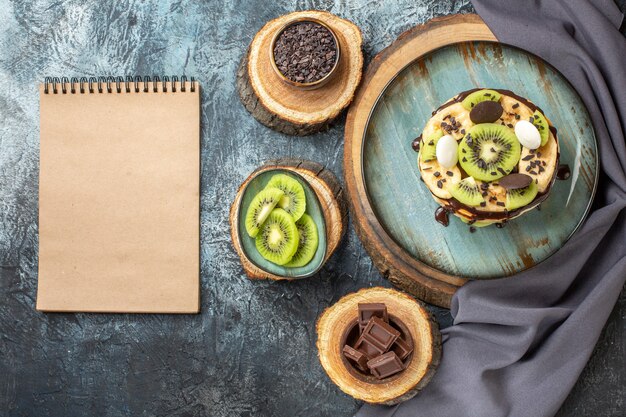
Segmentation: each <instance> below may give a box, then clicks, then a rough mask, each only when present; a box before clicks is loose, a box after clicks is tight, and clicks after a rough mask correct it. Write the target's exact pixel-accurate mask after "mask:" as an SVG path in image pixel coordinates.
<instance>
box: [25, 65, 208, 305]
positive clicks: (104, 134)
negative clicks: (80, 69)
mask: <svg viewBox="0 0 626 417" xmlns="http://www.w3.org/2000/svg"><path fill="white" fill-rule="evenodd" d="M199 88H200V87H199V86H198V83H197V82H195V81H193V79H190V80H187V79H186V78H185V77H181V78H180V79H178V78H177V77H172V78H168V77H163V78H162V79H159V78H157V77H154V78H152V79H150V78H148V77H144V78H128V77H127V78H120V77H117V78H110V77H109V78H99V79H95V78H91V79H85V78H82V79H76V78H73V79H66V78H62V79H56V78H54V79H46V81H45V82H44V83H43V84H41V85H40V104H41V133H40V150H41V154H40V176H39V278H38V289H37V309H38V310H41V311H59V312H75V311H85V312H133V313H197V312H198V310H199V188H200V185H199V182H200V149H199V144H200V98H199V97H200V95H199Z"/></svg>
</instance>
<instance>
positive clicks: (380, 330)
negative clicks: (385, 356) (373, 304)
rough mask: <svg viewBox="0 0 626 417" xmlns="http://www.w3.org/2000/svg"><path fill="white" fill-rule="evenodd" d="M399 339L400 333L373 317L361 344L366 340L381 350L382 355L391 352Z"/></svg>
mask: <svg viewBox="0 0 626 417" xmlns="http://www.w3.org/2000/svg"><path fill="white" fill-rule="evenodd" d="M398 337H400V332H399V331H397V330H396V329H394V328H393V327H391V326H390V325H389V324H387V323H385V322H384V321H383V320H381V319H379V318H378V317H376V316H373V317H372V318H371V319H370V321H369V322H368V323H367V326H366V327H365V329H364V330H363V333H362V334H361V337H360V338H359V342H360V341H361V340H366V341H368V342H370V343H371V344H372V345H374V346H376V347H377V348H378V349H379V350H381V353H384V352H386V351H388V350H389V348H390V347H391V345H393V342H395V341H396V339H398ZM357 344H358V342H357ZM357 349H358V347H357Z"/></svg>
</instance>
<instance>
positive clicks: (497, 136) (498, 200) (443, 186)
mask: <svg viewBox="0 0 626 417" xmlns="http://www.w3.org/2000/svg"><path fill="white" fill-rule="evenodd" d="M487 102H488V103H487ZM498 115H499V116H498ZM521 122H523V123H521ZM518 123H520V125H519V126H517V125H518ZM516 126H517V129H516ZM470 132H471V133H470ZM516 132H517V133H516ZM537 135H540V136H537ZM444 136H450V137H451V138H453V139H454V141H456V145H454V141H453V140H451V138H446V139H445V140H444V141H442V143H441V144H440V146H437V144H438V142H439V139H440V138H441V137H444ZM539 137H540V138H541V142H536V141H537V140H538V139H537V138H539ZM418 142H419V145H418V146H414V148H418V149H419V156H418V158H417V163H418V168H419V171H420V175H421V178H422V180H423V182H424V185H425V186H426V187H427V188H428V190H429V191H430V192H431V194H432V196H433V198H434V200H435V201H436V202H437V203H438V204H439V205H440V206H441V207H443V208H444V209H445V210H446V211H447V212H449V213H453V214H454V215H456V216H457V217H459V218H460V219H461V220H463V221H464V222H466V223H469V224H473V225H474V226H478V227H482V226H488V225H491V224H494V223H496V224H500V225H502V224H503V223H506V222H507V221H509V220H511V219H514V218H516V217H519V216H521V215H523V214H524V213H526V212H528V211H530V210H532V209H533V208H536V207H537V206H538V205H539V204H540V203H541V202H542V201H544V200H545V199H546V198H547V197H548V195H549V193H550V189H551V188H552V185H553V184H554V180H555V178H556V173H557V169H558V166H559V143H558V139H557V130H556V128H555V127H554V126H553V125H552V123H551V122H550V120H549V119H548V117H547V116H546V115H545V114H544V113H543V111H542V110H541V109H540V108H538V107H537V106H536V105H535V104H534V103H532V102H531V101H530V100H528V99H526V98H523V97H520V96H518V95H517V94H515V93H513V92H512V91H509V90H501V89H473V90H468V91H464V92H462V93H460V94H458V95H457V96H455V97H453V98H451V99H450V100H448V101H446V102H445V103H444V104H443V105H442V106H441V107H439V108H438V109H437V110H435V111H434V112H433V113H432V117H431V118H430V119H429V120H428V122H427V123H426V125H425V126H424V129H423V131H422V134H421V135H420V137H419V138H418ZM443 142H447V143H446V144H445V145H447V146H443V145H444V143H443ZM450 142H452V145H451V144H450ZM539 143H541V144H540V145H539ZM414 145H415V144H414ZM533 148H534V149H533ZM449 149H455V150H454V151H452V150H449ZM451 152H455V153H457V155H456V156H455V159H458V160H457V162H456V164H455V165H453V166H450V157H451V156H452V155H451ZM520 174H521V175H520ZM470 177H471V178H470ZM500 182H502V184H500ZM531 182H532V184H531ZM477 193H478V195H477ZM453 194H454V195H453Z"/></svg>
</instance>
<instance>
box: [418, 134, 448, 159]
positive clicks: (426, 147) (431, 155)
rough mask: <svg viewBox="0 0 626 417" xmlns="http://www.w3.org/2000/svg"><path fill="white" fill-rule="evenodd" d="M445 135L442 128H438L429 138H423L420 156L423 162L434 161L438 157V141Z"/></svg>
mask: <svg viewBox="0 0 626 417" xmlns="http://www.w3.org/2000/svg"><path fill="white" fill-rule="evenodd" d="M442 136H443V131H442V130H436V131H434V132H433V133H431V134H430V135H429V136H428V137H427V138H425V139H422V144H421V145H420V157H421V158H422V162H428V161H433V160H435V159H437V142H438V141H439V139H441V137H442Z"/></svg>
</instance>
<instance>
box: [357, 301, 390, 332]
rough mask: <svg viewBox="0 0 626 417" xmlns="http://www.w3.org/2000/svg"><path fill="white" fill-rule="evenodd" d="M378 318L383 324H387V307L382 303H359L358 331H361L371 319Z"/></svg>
mask: <svg viewBox="0 0 626 417" xmlns="http://www.w3.org/2000/svg"><path fill="white" fill-rule="evenodd" d="M374 316H375V317H380V318H381V319H383V321H384V322H385V323H389V316H388V315H387V306H386V305H385V304H383V303H359V330H360V331H361V333H363V329H365V327H366V326H367V323H368V322H369V321H370V319H371V318H372V317H374Z"/></svg>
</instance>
